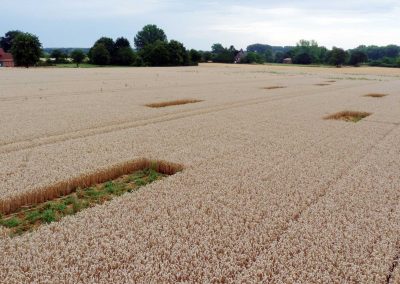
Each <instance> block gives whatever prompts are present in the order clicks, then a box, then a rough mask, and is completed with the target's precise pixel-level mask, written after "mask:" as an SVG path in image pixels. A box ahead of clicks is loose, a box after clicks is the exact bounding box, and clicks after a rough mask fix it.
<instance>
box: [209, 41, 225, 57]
mask: <svg viewBox="0 0 400 284" xmlns="http://www.w3.org/2000/svg"><path fill="white" fill-rule="evenodd" d="M225 50H226V49H225V47H223V46H222V44H220V43H214V44H213V45H212V46H211V53H213V54H214V55H218V54H221V53H223V52H225Z"/></svg>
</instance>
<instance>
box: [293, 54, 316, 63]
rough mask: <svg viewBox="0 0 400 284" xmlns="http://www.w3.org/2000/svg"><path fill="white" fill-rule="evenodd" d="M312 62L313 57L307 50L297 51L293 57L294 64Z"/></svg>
mask: <svg viewBox="0 0 400 284" xmlns="http://www.w3.org/2000/svg"><path fill="white" fill-rule="evenodd" d="M312 62H313V58H312V57H311V55H310V54H309V53H308V52H307V51H304V52H301V53H297V54H296V55H295V57H294V58H293V63H295V64H304V65H308V64H311V63H312Z"/></svg>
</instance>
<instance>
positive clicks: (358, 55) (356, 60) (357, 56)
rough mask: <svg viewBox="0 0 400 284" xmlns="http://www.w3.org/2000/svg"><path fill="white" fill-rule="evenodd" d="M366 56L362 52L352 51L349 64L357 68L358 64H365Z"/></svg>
mask: <svg viewBox="0 0 400 284" xmlns="http://www.w3.org/2000/svg"><path fill="white" fill-rule="evenodd" d="M367 61H368V56H367V54H366V53H365V52H364V51H361V50H353V51H352V52H351V54H350V60H349V64H350V65H354V66H359V65H360V63H363V62H367Z"/></svg>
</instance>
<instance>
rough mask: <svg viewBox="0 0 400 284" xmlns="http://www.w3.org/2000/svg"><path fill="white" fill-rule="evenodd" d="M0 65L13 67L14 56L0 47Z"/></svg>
mask: <svg viewBox="0 0 400 284" xmlns="http://www.w3.org/2000/svg"><path fill="white" fill-rule="evenodd" d="M0 67H14V58H13V56H12V54H11V53H8V52H4V50H3V49H2V48H0Z"/></svg>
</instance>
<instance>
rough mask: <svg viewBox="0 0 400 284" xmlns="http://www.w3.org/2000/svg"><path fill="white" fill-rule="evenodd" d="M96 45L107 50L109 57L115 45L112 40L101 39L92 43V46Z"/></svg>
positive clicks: (107, 38)
mask: <svg viewBox="0 0 400 284" xmlns="http://www.w3.org/2000/svg"><path fill="white" fill-rule="evenodd" d="M98 44H103V45H104V47H105V48H106V49H107V51H108V53H109V54H110V55H111V54H113V52H114V45H115V43H114V40H113V39H112V38H109V37H101V38H99V39H98V40H97V41H96V42H95V43H94V46H96V45H98Z"/></svg>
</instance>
